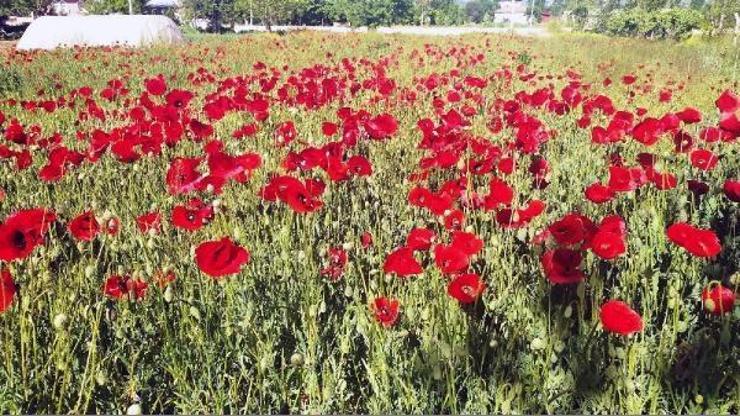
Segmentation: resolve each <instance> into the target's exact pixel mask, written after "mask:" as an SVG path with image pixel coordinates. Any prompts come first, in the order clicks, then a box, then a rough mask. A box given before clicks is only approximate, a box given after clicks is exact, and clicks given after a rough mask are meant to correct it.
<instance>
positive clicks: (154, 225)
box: [136, 211, 162, 234]
mask: <svg viewBox="0 0 740 416" xmlns="http://www.w3.org/2000/svg"><path fill="white" fill-rule="evenodd" d="M136 226H137V227H139V231H141V232H142V233H144V234H146V233H149V232H150V231H151V232H153V233H159V231H160V230H161V229H162V217H161V216H160V215H159V213H158V212H156V211H153V212H148V213H146V214H142V215H139V216H138V217H137V218H136Z"/></svg>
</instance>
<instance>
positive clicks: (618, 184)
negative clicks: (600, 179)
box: [609, 166, 647, 192]
mask: <svg viewBox="0 0 740 416" xmlns="http://www.w3.org/2000/svg"><path fill="white" fill-rule="evenodd" d="M646 181H647V177H646V176H645V173H644V171H643V170H642V168H633V169H628V168H625V167H621V166H611V167H609V188H610V189H611V190H612V192H629V191H634V190H635V189H637V188H639V187H640V186H641V185H642V184H643V183H644V182H646Z"/></svg>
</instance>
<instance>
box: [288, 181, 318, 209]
mask: <svg viewBox="0 0 740 416" xmlns="http://www.w3.org/2000/svg"><path fill="white" fill-rule="evenodd" d="M299 183H300V182H299ZM280 198H281V199H282V200H283V201H285V203H287V204H288V206H290V208H291V209H292V210H293V211H295V212H297V213H299V214H305V213H309V212H314V211H317V210H319V209H320V208H321V207H322V206H323V205H324V204H323V202H321V200H319V199H316V198H315V197H314V195H312V194H311V192H310V191H309V189H306V187H305V186H304V185H303V184H300V185H293V186H288V187H287V188H286V189H285V191H284V192H283V193H282V195H281V197H280Z"/></svg>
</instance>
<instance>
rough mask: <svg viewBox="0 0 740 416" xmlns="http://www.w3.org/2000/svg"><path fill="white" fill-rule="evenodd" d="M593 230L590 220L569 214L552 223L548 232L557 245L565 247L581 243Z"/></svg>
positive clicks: (575, 214)
mask: <svg viewBox="0 0 740 416" xmlns="http://www.w3.org/2000/svg"><path fill="white" fill-rule="evenodd" d="M593 228H594V224H593V222H592V221H591V220H590V219H588V218H586V217H585V216H583V215H581V214H577V213H570V214H566V215H565V216H563V218H561V219H559V220H557V221H555V222H554V223H552V225H550V227H548V231H549V232H550V235H552V236H553V237H554V238H555V241H556V242H557V243H558V244H561V245H566V246H567V245H574V244H580V243H582V242H583V241H584V240H586V239H587V237H588V236H589V233H590V232H591V231H592V230H593Z"/></svg>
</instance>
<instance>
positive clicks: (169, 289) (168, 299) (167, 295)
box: [164, 286, 174, 303]
mask: <svg viewBox="0 0 740 416" xmlns="http://www.w3.org/2000/svg"><path fill="white" fill-rule="evenodd" d="M173 296H174V295H173V293H172V286H167V288H166V289H165V290H164V301H165V302H167V303H170V302H172V297H173Z"/></svg>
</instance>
